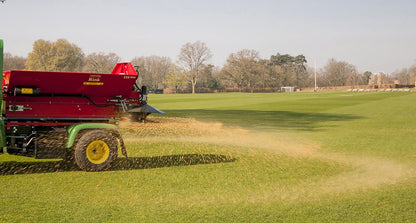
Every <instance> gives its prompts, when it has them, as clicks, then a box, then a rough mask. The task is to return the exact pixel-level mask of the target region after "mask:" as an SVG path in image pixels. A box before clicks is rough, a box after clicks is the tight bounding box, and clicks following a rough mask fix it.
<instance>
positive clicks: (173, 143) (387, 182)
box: [0, 92, 416, 222]
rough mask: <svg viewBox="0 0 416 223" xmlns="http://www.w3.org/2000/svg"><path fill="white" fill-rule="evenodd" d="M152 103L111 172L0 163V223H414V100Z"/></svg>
mask: <svg viewBox="0 0 416 223" xmlns="http://www.w3.org/2000/svg"><path fill="white" fill-rule="evenodd" d="M149 100H150V102H149V103H150V104H151V105H153V106H155V107H157V108H159V109H161V110H164V111H165V112H166V114H163V115H153V116H151V117H150V118H149V122H147V123H130V122H127V121H125V122H122V123H121V124H120V130H121V131H122V133H123V136H124V138H125V141H126V144H127V149H128V152H129V156H130V157H129V158H124V157H121V156H120V158H119V159H118V160H117V161H116V163H115V164H114V166H113V167H112V169H111V170H110V171H106V172H98V173H90V172H82V171H79V170H77V168H75V167H73V166H68V165H65V164H63V163H62V162H61V161H59V160H50V161H47V162H45V161H43V162H39V160H34V159H30V158H22V157H15V156H10V155H7V154H5V155H0V174H2V176H0V190H1V194H0V222H415V221H416V186H415V185H416V175H415V173H416V171H415V170H416V144H415V143H414V135H415V133H416V130H415V126H416V103H415V101H416V93H408V92H360V93H346V92H336V93H291V94H275V93H270V94H249V93H246V94H244V93H228V94H196V95H150V96H149Z"/></svg>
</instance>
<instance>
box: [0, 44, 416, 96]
mask: <svg viewBox="0 0 416 223" xmlns="http://www.w3.org/2000/svg"><path fill="white" fill-rule="evenodd" d="M211 58H212V54H211V51H210V49H209V48H208V47H207V45H206V44H205V43H203V42H200V41H196V42H193V43H186V44H184V45H183V46H182V47H181V50H180V52H179V54H178V56H177V59H176V61H175V62H173V61H172V59H171V58H169V57H163V56H155V55H154V56H147V57H135V58H133V59H132V60H131V63H132V64H133V65H135V66H137V67H138V71H139V73H140V74H141V75H140V76H139V80H138V84H141V85H146V86H148V88H149V89H150V90H152V91H156V90H159V89H165V88H172V89H173V90H174V91H176V92H180V91H181V90H183V89H191V91H192V92H193V93H194V92H195V91H196V89H211V90H221V89H224V88H235V89H238V90H239V91H241V90H243V89H253V88H256V89H275V90H278V89H280V87H283V86H293V87H297V88H307V87H314V85H315V73H316V75H317V85H318V86H319V87H331V86H354V85H366V84H369V81H370V78H372V76H374V75H373V74H372V73H371V72H369V71H367V72H364V73H362V74H361V73H359V72H358V71H357V68H356V67H355V66H354V65H352V64H349V63H347V62H345V61H337V60H336V59H333V58H331V59H329V60H328V62H327V64H326V65H325V66H324V67H323V68H321V69H319V70H317V71H315V70H314V68H313V67H311V66H308V64H307V63H308V61H307V59H306V57H305V56H304V55H295V56H292V55H289V54H280V53H276V55H271V56H270V57H269V58H261V57H260V56H259V52H258V51H256V50H249V49H243V50H240V51H238V52H235V53H231V54H230V55H229V56H228V58H227V60H226V63H225V65H224V66H222V67H218V66H214V65H212V64H209V60H210V59H211ZM120 60H121V59H120V57H119V56H118V55H117V54H115V53H108V54H105V53H102V52H98V53H91V54H89V55H85V54H84V53H83V51H82V49H81V48H80V47H78V46H77V45H76V44H74V43H70V42H68V41H67V40H65V39H58V40H57V41H55V42H52V41H46V40H43V39H39V40H37V41H35V42H34V44H33V50H32V52H30V53H29V54H28V56H27V58H25V57H18V56H13V55H12V54H11V53H5V55H4V70H19V69H25V70H41V71H70V72H92V73H110V72H111V71H112V69H113V67H114V65H115V64H116V63H118V62H120ZM385 76H386V75H385ZM393 78H395V79H397V80H399V81H400V83H402V84H414V83H415V78H416V65H413V66H411V67H410V68H404V69H402V70H401V71H398V72H395V73H393V74H392V75H391V77H388V78H384V79H383V81H385V82H392V80H393ZM386 84H388V83H386Z"/></svg>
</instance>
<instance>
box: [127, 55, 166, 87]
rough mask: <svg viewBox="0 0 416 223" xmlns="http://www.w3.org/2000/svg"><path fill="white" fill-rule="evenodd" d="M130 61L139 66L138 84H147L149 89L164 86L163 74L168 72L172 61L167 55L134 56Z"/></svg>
mask: <svg viewBox="0 0 416 223" xmlns="http://www.w3.org/2000/svg"><path fill="white" fill-rule="evenodd" d="M131 62H132V64H133V65H135V66H139V73H140V76H141V83H139V84H140V85H147V86H149V88H150V89H151V90H158V89H161V88H164V87H165V84H164V81H165V76H166V75H167V74H168V73H170V69H171V67H172V61H171V60H170V58H169V57H160V56H150V57H136V58H134V59H133V60H132V61H131Z"/></svg>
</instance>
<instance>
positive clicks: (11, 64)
mask: <svg viewBox="0 0 416 223" xmlns="http://www.w3.org/2000/svg"><path fill="white" fill-rule="evenodd" d="M26 59H27V58H24V57H19V56H13V55H12V54H11V53H5V54H4V65H3V69H4V70H23V69H25V62H26Z"/></svg>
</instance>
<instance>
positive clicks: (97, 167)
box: [75, 130, 118, 171]
mask: <svg viewBox="0 0 416 223" xmlns="http://www.w3.org/2000/svg"><path fill="white" fill-rule="evenodd" d="M117 145H118V141H117V139H116V138H115V137H114V136H112V134H110V133H108V132H106V131H104V130H91V131H88V132H86V133H84V134H83V135H82V136H81V137H80V138H79V140H78V142H77V143H76V145H75V163H76V164H77V165H78V166H79V167H80V168H81V169H83V170H86V171H101V170H106V169H108V168H110V166H111V163H112V162H113V161H114V160H116V159H117V153H118V151H117Z"/></svg>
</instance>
